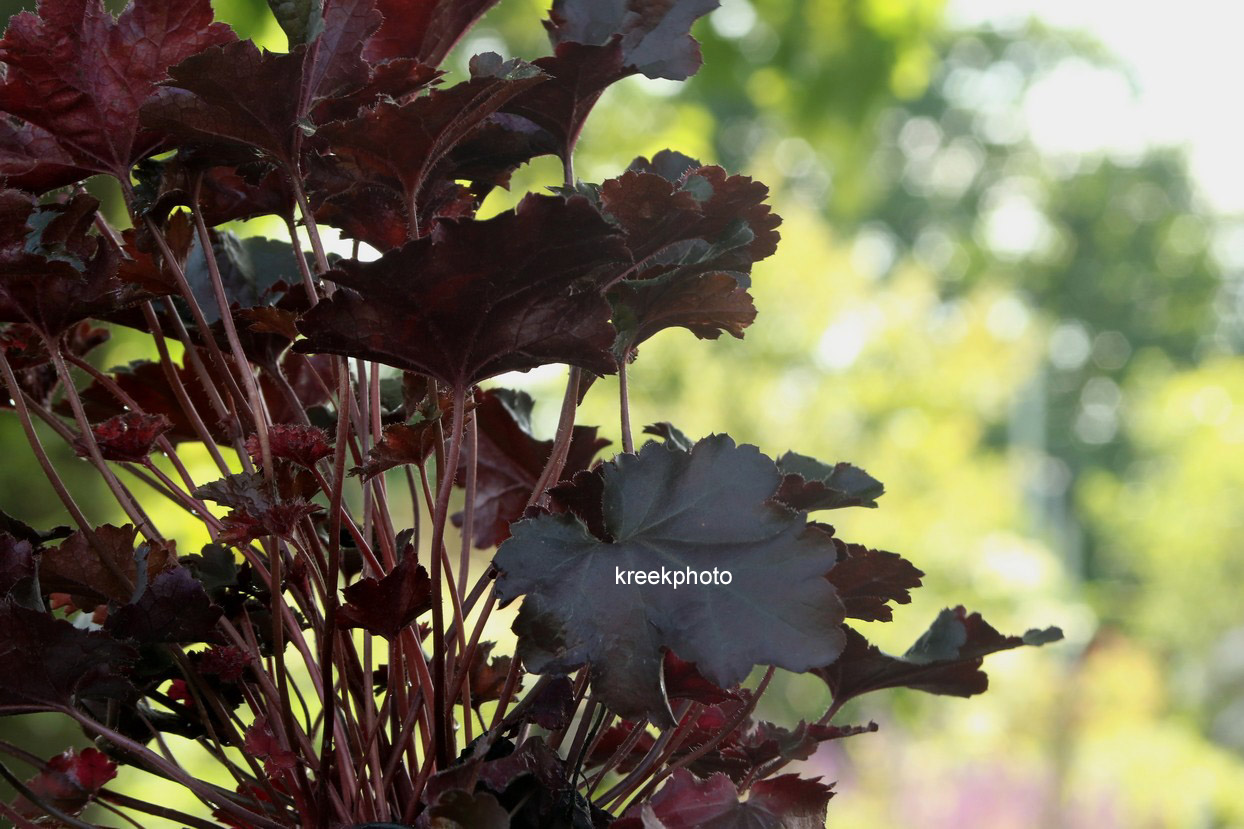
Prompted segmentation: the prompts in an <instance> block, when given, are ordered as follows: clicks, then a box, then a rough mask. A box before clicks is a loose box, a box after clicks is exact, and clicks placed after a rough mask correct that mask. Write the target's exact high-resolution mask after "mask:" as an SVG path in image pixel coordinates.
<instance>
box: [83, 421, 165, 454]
mask: <svg viewBox="0 0 1244 829" xmlns="http://www.w3.org/2000/svg"><path fill="white" fill-rule="evenodd" d="M172 428H173V424H172V422H171V421H170V420H169V419H168V418H167V417H165V416H164V415H162V414H154V415H149V414H139V413H138V412H126V413H124V414H119V415H115V416H113V417H110V418H108V419H107V420H105V421H104V422H103V423H96V424H93V425H92V426H91V433H92V434H93V435H94V436H95V443H96V445H97V446H99V452H100V454H101V455H103V456H104V458H105V460H110V461H117V462H119V463H143V462H144V461H146V460H147V456H148V455H150V454H151V451H152V449H153V448H154V446H155V442H156V441H157V440H158V439H159V438H160V436H161V435H163V434H164V433H165V432H167V431H168V430H170V429H172ZM74 448H75V449H77V452H78V454H79V455H83V456H85V455H87V448H86V442H85V441H84V440H82V438H78V439H77V440H76V441H75V443H74Z"/></svg>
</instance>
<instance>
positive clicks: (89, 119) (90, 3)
mask: <svg viewBox="0 0 1244 829" xmlns="http://www.w3.org/2000/svg"><path fill="white" fill-rule="evenodd" d="M234 40H235V35H234V34H233V31H232V30H231V29H230V28H229V27H228V26H225V25H224V24H221V23H212V6H211V3H210V2H208V0H134V2H132V3H130V4H129V5H128V6H127V7H126V9H125V11H124V12H122V13H121V17H120V18H119V19H113V17H112V15H111V14H109V13H108V12H107V11H106V10H105V9H104V4H103V3H102V2H100V0H41V2H40V3H39V12H38V15H36V14H33V13H31V12H22V13H21V14H18V15H16V16H15V17H13V18H12V20H10V21H9V27H8V30H7V31H6V32H5V35H4V39H3V40H0V61H3V62H4V63H5V64H6V65H7V66H6V72H5V74H4V80H3V84H2V85H0V110H3V111H4V112H7V113H9V114H11V115H13V116H16V117H18V118H21V119H24V120H25V121H27V122H29V123H30V124H31V125H33V126H34V127H35V128H36V129H37V130H40V131H42V134H43V135H40V136H39V139H38V140H34V139H33V136H30V134H29V133H28V134H27V135H28V136H30V139H29V140H27V141H26V143H25V145H24V147H25V148H27V149H29V150H31V151H32V152H31V154H32V155H34V154H35V153H36V152H37V153H38V155H37V160H38V163H39V164H40V165H42V167H41V168H40V169H38V170H37V172H38V174H39V175H37V176H34V178H35V179H36V180H38V179H39V177H40V176H42V177H43V178H42V181H39V182H38V183H39V184H40V185H42V187H40V188H39V189H45V188H46V187H47V186H58V185H59V184H67V183H70V182H71V181H74V180H76V179H77V178H78V177H79V176H78V175H76V174H77V173H78V172H80V171H77V170H75V171H74V173H75V175H74V177H73V178H70V177H69V175H68V173H69V171H66V174H65V175H63V176H56V175H51V174H50V173H51V170H50V169H49V165H54V166H56V167H59V166H61V165H65V164H67V163H68V164H72V165H73V166H74V167H76V168H81V169H82V170H89V171H92V172H97V173H108V174H111V175H113V176H115V177H116V178H118V179H121V180H122V181H125V182H128V181H129V169H130V166H131V165H133V164H134V162H136V161H138V160H139V159H140V158H143V157H145V156H147V155H149V154H151V153H154V152H157V151H159V150H161V149H162V148H163V147H164V146H165V142H166V135H165V134H164V133H162V132H161V131H159V130H158V129H156V130H152V129H150V128H142V127H140V125H139V119H138V112H139V108H140V107H141V106H142V105H143V102H144V101H146V100H147V98H148V97H149V96H150V95H151V93H152V91H153V90H154V89H155V85H156V84H157V83H159V82H160V81H162V80H164V79H165V78H166V77H167V76H168V68H169V67H170V66H172V65H173V64H176V63H179V62H180V61H182V60H184V59H185V58H188V57H190V56H191V55H194V54H196V53H198V52H201V51H202V50H203V49H206V48H208V47H211V46H216V45H219V44H224V43H229V42H232V41H234ZM44 135H46V137H43V136H44ZM51 142H55V143H54V145H53V144H51ZM6 143H9V142H6ZM10 146H11V144H10ZM36 148H37V149H36ZM35 172H36V171H35V170H31V171H28V172H27V175H31V174H33V173H35ZM22 183H23V184H31V183H34V182H29V181H28V182H22Z"/></svg>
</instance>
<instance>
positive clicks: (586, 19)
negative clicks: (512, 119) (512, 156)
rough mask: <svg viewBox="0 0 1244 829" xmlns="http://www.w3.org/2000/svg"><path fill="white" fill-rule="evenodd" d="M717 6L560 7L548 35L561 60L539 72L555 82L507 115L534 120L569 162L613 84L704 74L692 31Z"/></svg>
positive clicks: (592, 2)
mask: <svg viewBox="0 0 1244 829" xmlns="http://www.w3.org/2000/svg"><path fill="white" fill-rule="evenodd" d="M717 5H718V4H717V0H665V2H660V3H651V2H644V1H643V0H628V1H627V2H622V0H615V1H614V2H598V0H557V2H555V3H554V4H553V8H552V10H551V11H550V12H549V20H548V21H547V22H546V23H545V28H546V29H548V31H549V38H550V40H551V41H552V43H553V47H554V51H555V54H554V55H553V56H551V57H547V58H541V59H540V60H537V61H536V62H535V63H536V66H538V67H540V68H541V69H542V70H544V71H545V72H547V73H548V74H549V75H550V76H551V78H552V79H551V80H550V81H549V82H548V83H547V84H543V85H541V86H539V87H536V88H535V89H533V90H531V91H529V92H527V93H525V94H524V95H522V96H520V97H519V98H517V99H516V100H515V101H514V102H513V104H511V105H510V106H508V107H507V108H506V111H507V112H513V113H516V114H518V115H523V116H525V117H527V118H530V119H531V120H532V121H533V122H535V123H536V124H539V125H540V126H541V127H543V128H544V129H545V130H547V131H548V132H549V134H550V135H551V136H553V137H554V139H555V140H556V141H557V144H558V147H559V149H558V152H559V154H560V155H561V156H562V158H569V157H570V153H571V151H572V150H573V149H574V145H575V142H576V141H577V140H578V137H579V133H580V132H581V131H582V129H583V124H584V122H585V121H586V120H587V116H588V113H590V112H591V109H592V107H593V105H595V103H596V101H597V99H599V98H600V95H601V93H602V92H604V91H605V89H606V88H607V87H609V86H610V85H611V84H613V83H615V82H617V81H620V80H622V79H623V78H625V77H627V76H629V75H633V74H636V73H640V74H643V75H646V76H648V77H649V78H666V79H669V80H686V79H687V78H688V77H690V76H691V75H693V74H695V72H696V70H698V69H699V68H700V62H701V58H700V47H699V44H697V43H696V42H695V40H694V39H693V38H692V37H691V34H690V31H691V25H692V24H693V23H694V22H695V21H696V19H698V18H699V17H701V16H703V15H705V14H707V13H708V12H710V11H712V10H713V9H714V8H716V7H717Z"/></svg>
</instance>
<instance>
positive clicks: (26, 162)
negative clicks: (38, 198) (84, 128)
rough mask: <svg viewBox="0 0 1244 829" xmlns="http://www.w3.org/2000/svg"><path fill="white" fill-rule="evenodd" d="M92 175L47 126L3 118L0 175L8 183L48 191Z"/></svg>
mask: <svg viewBox="0 0 1244 829" xmlns="http://www.w3.org/2000/svg"><path fill="white" fill-rule="evenodd" d="M89 175H91V171H90V170H86V169H83V168H81V167H77V166H74V159H73V156H71V155H70V154H69V153H67V152H66V151H65V149H64V148H63V147H62V146H61V145H60V143H59V142H58V141H57V140H56V136H54V135H52V134H51V133H50V132H48V131H47V130H44V129H40V128H39V127H36V126H35V125H34V124H27V123H23V122H20V121H18V122H14V121H11V120H9V119H7V118H0V178H3V179H4V181H5V183H6V184H7V185H8V186H9V187H13V188H16V189H18V190H25V191H26V192H28V193H45V192H47V191H48V190H54V189H55V188H57V187H63V186H65V185H66V184H73V183H74V182H77V181H81V180H82V179H84V178H86V177H87V176H89Z"/></svg>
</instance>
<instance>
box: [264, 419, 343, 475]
mask: <svg viewBox="0 0 1244 829" xmlns="http://www.w3.org/2000/svg"><path fill="white" fill-rule="evenodd" d="M268 446H269V449H270V451H271V452H272V457H274V458H278V459H280V460H286V461H289V462H290V463H294V464H297V465H298V466H302V467H305V468H307V469H312V468H314V467H315V464H316V462H317V461H319V460H321V459H322V458H327V457H328V456H329V455H331V454H333V446H332V442H331V439H330V438H329V436H328V433H326V432H325V431H324V430H323V429H318V428H316V427H314V426H299V425H296V424H290V423H279V424H275V425H272V426H269V427H268ZM259 449H260V448H259V438H258V436H256V435H251V436H250V437H248V438H247V439H246V451H247V452H248V453H249V454H250V456H251V457H252V458H254V459H255V460H256V461H258V460H259V458H260V456H261V453H260V451H259Z"/></svg>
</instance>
